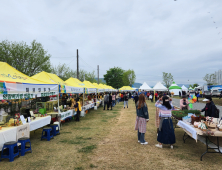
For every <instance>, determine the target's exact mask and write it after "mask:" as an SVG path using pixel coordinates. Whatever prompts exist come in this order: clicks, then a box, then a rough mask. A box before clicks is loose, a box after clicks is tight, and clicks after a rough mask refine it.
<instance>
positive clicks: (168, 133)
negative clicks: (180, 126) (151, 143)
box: [157, 118, 176, 145]
mask: <svg viewBox="0 0 222 170" xmlns="http://www.w3.org/2000/svg"><path fill="white" fill-rule="evenodd" d="M157 141H158V142H160V143H162V144H171V145H172V144H174V143H176V138H175V133H174V128H173V122H172V119H171V118H169V119H164V120H163V123H162V128H161V131H159V133H158V137H157Z"/></svg>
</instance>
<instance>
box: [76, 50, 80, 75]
mask: <svg viewBox="0 0 222 170" xmlns="http://www.w3.org/2000/svg"><path fill="white" fill-rule="evenodd" d="M76 73H77V79H79V53H78V49H77V72H76Z"/></svg>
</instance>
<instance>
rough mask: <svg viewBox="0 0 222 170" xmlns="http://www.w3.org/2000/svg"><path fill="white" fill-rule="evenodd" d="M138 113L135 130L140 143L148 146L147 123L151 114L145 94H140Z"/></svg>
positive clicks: (137, 106)
mask: <svg viewBox="0 0 222 170" xmlns="http://www.w3.org/2000/svg"><path fill="white" fill-rule="evenodd" d="M136 113H137V117H136V123H135V130H137V131H138V142H139V143H141V144H142V145H147V144H148V142H146V141H145V133H146V123H147V122H149V113H148V107H147V104H146V100H145V96H144V94H140V96H139V101H138V102H137V104H136Z"/></svg>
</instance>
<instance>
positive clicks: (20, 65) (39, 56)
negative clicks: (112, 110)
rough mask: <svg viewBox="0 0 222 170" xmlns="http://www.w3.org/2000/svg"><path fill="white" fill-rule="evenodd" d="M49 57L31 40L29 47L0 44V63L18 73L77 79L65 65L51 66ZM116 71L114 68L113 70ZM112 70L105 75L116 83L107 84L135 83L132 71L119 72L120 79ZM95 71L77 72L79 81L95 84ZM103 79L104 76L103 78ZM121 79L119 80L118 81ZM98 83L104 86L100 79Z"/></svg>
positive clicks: (23, 44)
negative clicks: (112, 77)
mask: <svg viewBox="0 0 222 170" xmlns="http://www.w3.org/2000/svg"><path fill="white" fill-rule="evenodd" d="M50 58H51V55H50V54H49V53H48V51H46V50H45V49H44V47H43V45H42V44H41V43H39V42H37V41H36V40H33V41H32V42H31V44H30V45H28V44H27V43H26V42H23V41H22V42H11V41H8V40H4V41H2V42H0V61H2V62H6V63H8V64H9V65H11V66H12V67H14V68H15V69H17V70H18V71H20V72H22V73H24V74H26V75H28V76H33V75H35V74H37V73H39V72H42V71H45V72H48V73H53V74H56V75H58V76H59V77H60V78H61V79H62V80H64V81H65V80H67V79H68V78H70V77H73V78H77V71H76V70H73V69H71V68H70V67H68V66H67V65H66V64H62V63H60V64H59V65H57V66H53V65H52V64H51V62H50ZM113 69H114V70H116V68H113ZM113 69H110V70H108V71H107V74H106V75H109V73H113V74H114V75H115V76H114V77H116V78H117V79H116V80H115V81H116V82H117V83H113V80H110V79H105V80H107V82H106V83H107V84H108V85H110V86H112V87H114V88H117V87H122V86H123V84H124V85H132V84H133V83H134V82H135V77H136V76H135V73H134V71H133V70H127V71H124V70H122V69H120V70H118V69H117V70H118V71H120V77H118V75H117V74H119V73H116V72H115V71H114V72H113ZM95 77H96V76H95V71H92V72H87V71H85V70H83V69H80V70H79V80H80V81H84V80H87V81H90V82H91V83H96V82H97V80H96V79H95ZM104 77H105V76H104ZM108 77H109V76H108ZM119 78H121V79H119ZM99 83H102V84H105V83H104V82H103V81H102V80H101V79H100V80H99Z"/></svg>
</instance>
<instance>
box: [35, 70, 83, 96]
mask: <svg viewBox="0 0 222 170" xmlns="http://www.w3.org/2000/svg"><path fill="white" fill-rule="evenodd" d="M32 78H35V79H37V80H42V81H46V82H54V83H56V84H58V85H59V92H60V93H83V88H82V87H81V86H79V85H76V84H75V85H70V84H69V85H68V84H67V83H66V82H64V81H63V80H62V79H61V78H59V77H58V76H57V75H56V74H52V73H47V72H45V71H42V72H40V73H38V74H36V75H34V76H32Z"/></svg>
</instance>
